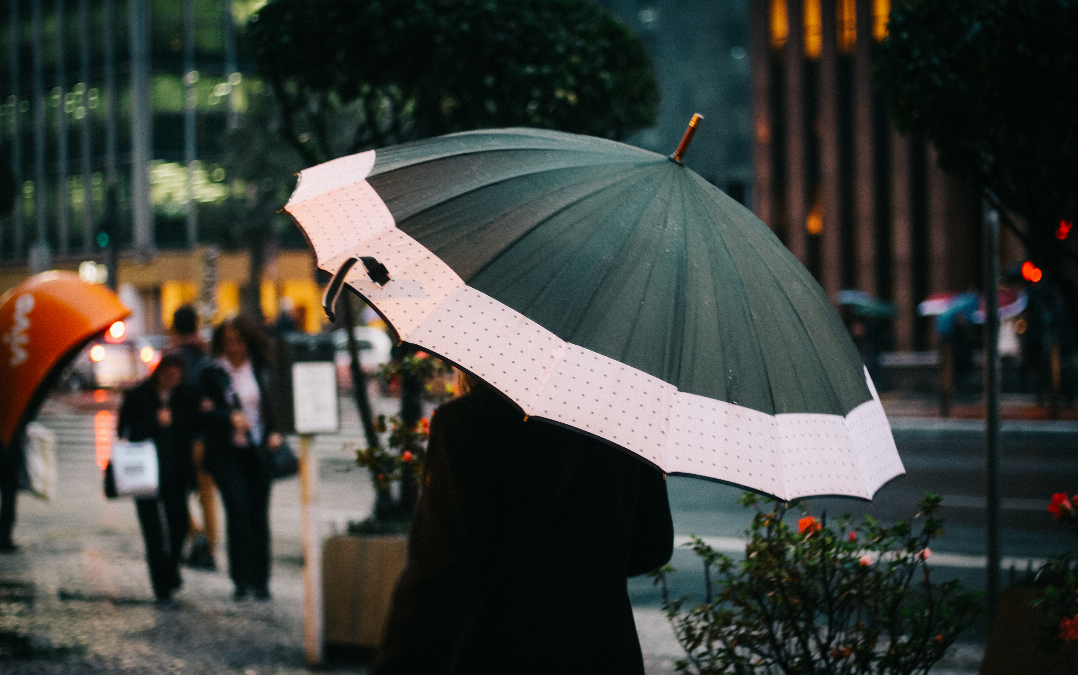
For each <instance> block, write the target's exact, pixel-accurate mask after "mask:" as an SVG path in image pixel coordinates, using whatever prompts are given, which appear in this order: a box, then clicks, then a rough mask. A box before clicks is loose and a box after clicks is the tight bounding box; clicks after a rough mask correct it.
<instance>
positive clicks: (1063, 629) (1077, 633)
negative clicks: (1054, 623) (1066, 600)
mask: <svg viewBox="0 0 1078 675" xmlns="http://www.w3.org/2000/svg"><path fill="white" fill-rule="evenodd" d="M1059 639H1060V640H1063V641H1064V642H1073V641H1074V640H1078V614H1075V615H1074V618H1071V619H1068V618H1066V617H1064V618H1063V619H1062V620H1061V621H1060V622H1059Z"/></svg>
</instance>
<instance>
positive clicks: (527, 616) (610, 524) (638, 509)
mask: <svg viewBox="0 0 1078 675" xmlns="http://www.w3.org/2000/svg"><path fill="white" fill-rule="evenodd" d="M408 546H409V548H408V563H407V566H406V568H405V570H404V573H403V575H402V577H401V580H400V582H399V584H398V586H397V589H396V592H395V594H394V600H393V607H392V610H391V614H390V618H389V623H388V626H387V629H386V636H385V640H384V643H383V645H382V648H381V650H380V653H379V655H378V659H377V662H376V665H375V667H374V671H373V672H374V673H375V674H376V675H389V674H391V673H392V674H396V673H409V674H413V675H414V674H421V673H462V674H464V673H467V674H475V673H514V674H520V673H559V674H561V673H589V674H596V673H618V674H619V675H626V674H631V675H639V674H642V673H643V672H644V667H643V657H642V655H641V651H640V644H639V640H638V638H637V635H636V626H635V624H634V621H633V614H632V607H631V605H630V603H629V597H628V593H627V591H626V579H627V578H628V577H630V576H633V575H636V574H641V573H643V572H647V571H649V570H652V569H654V568H656V567H658V566H660V565H662V564H664V563H665V562H666V561H667V560H669V558H670V555H671V553H672V549H673V525H672V523H671V518H670V508H669V504H668V502H667V496H666V484H665V481H664V477H663V475H662V473H660V472H659V471H658V470H656V469H653V468H651V467H649V466H647V465H646V464H645V463H644V462H643V461H641V460H639V459H637V458H635V457H633V456H631V455H629V454H628V453H626V452H624V451H622V450H619V449H616V448H613V447H611V446H609V445H607V444H605V443H602V442H599V441H596V440H592V439H590V438H587V437H585V436H583V435H582V434H579V433H576V432H573V431H570V430H567V429H564V428H561V427H557V426H555V425H552V424H548V423H545V422H541V421H525V420H524V417H523V415H521V414H520V412H519V411H518V410H517V409H516V408H514V407H513V406H512V405H511V404H510V403H508V402H506V401H505V400H503V399H502V398H501V397H500V395H498V394H497V393H496V392H494V391H493V390H491V389H489V388H488V387H486V386H484V385H481V384H480V385H479V386H477V387H476V388H475V389H473V390H472V392H471V393H469V394H467V395H465V396H463V397H462V398H459V399H457V400H454V401H451V402H450V403H447V404H445V405H443V406H442V407H440V408H439V409H438V411H437V412H436V413H435V415H434V417H433V419H432V421H431V426H430V446H429V450H428V454H427V459H426V462H425V466H424V472H423V485H422V488H421V494H420V498H419V504H418V507H417V510H416V514H415V518H414V520H413V523H412V530H411V535H410V539H409V544H408Z"/></svg>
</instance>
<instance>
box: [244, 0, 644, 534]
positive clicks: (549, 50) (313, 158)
mask: <svg viewBox="0 0 1078 675" xmlns="http://www.w3.org/2000/svg"><path fill="white" fill-rule="evenodd" d="M246 39H247V40H248V42H249V46H250V50H251V52H252V54H253V55H254V57H255V62H256V65H257V69H258V71H259V73H260V75H261V76H262V77H263V78H264V79H265V81H266V82H267V83H268V84H269V85H270V87H271V89H272V91H273V94H274V98H275V100H276V102H277V106H278V107H279V110H280V121H281V123H280V126H279V127H278V130H277V131H278V134H279V135H280V136H281V138H283V139H284V140H285V141H286V142H287V143H288V144H290V145H291V146H292V147H293V148H294V149H295V150H296V152H298V153H299V154H300V155H301V156H302V157H303V160H304V162H306V163H307V164H308V165H314V164H318V163H320V162H325V161H327V160H330V159H333V158H336V157H341V156H345V155H349V154H353V153H356V152H361V151H364V150H369V149H372V148H377V147H382V146H385V145H390V144H394V143H402V142H405V141H410V140H415V139H420V138H426V137H430V136H436V135H441V134H446V133H451V132H455V131H466V130H470V129H480V128H488V127H505V126H531V127H541V128H548V129H558V130H561V131H569V132H576V133H583V134H591V135H595V136H602V137H606V138H612V139H620V138H624V137H626V136H628V135H630V134H631V133H633V132H634V131H636V130H638V129H640V128H643V127H647V126H651V125H653V124H654V123H655V118H656V115H657V110H658V102H659V88H658V83H657V82H656V80H655V74H654V69H653V67H652V64H651V60H650V58H649V56H648V54H647V50H646V49H645V47H644V44H643V42H642V41H641V40H640V39H639V38H638V37H637V36H636V35H635V34H633V32H632V31H631V30H630V29H629V28H628V27H627V26H625V25H624V24H622V23H621V22H619V21H618V20H617V19H615V18H614V17H613V15H611V14H610V13H608V12H607V11H605V10H603V9H601V8H599V7H596V6H595V5H593V4H591V2H589V1H588V0H377V1H372V0H273V1H271V2H270V3H269V4H267V5H266V6H265V7H263V8H262V9H261V10H260V11H259V12H258V14H257V15H255V16H254V17H252V23H250V24H249V25H248V27H247V31H246ZM345 316H346V318H347V316H348V315H347V313H346V314H345ZM348 329H349V331H350V330H351V326H349V327H348ZM409 351H410V350H409V349H408V348H407V346H406V348H405V349H397V350H394V357H395V359H396V361H397V363H398V364H400V363H404V362H405V361H406V360H407V359H408V357H409ZM357 370H358V369H357V368H356V367H353V372H356V371H357ZM356 386H357V390H358V387H359V386H360V385H359V383H357V385H356ZM401 388H402V394H401V415H400V426H401V428H404V429H415V428H416V426H417V425H418V424H419V423H420V417H421V415H422V406H421V403H420V396H421V394H422V391H423V385H422V382H421V381H420V380H419V379H418V378H417V377H416V375H415V374H414V373H412V372H411V371H409V370H407V369H406V370H405V371H402V372H401ZM361 410H362V407H361ZM369 424H370V420H367V419H364V425H365V427H367V426H369ZM409 438H410V437H409ZM370 450H371V451H372V452H374V451H376V450H379V448H377V447H373V446H372V448H370ZM374 454H378V453H374ZM411 472H414V467H413V466H412V464H411V463H408V464H405V465H403V466H402V467H401V499H400V500H399V502H397V503H396V504H394V505H392V506H387V500H389V492H388V489H385V486H382V488H380V489H379V491H378V501H377V502H376V509H375V511H376V514H378V513H385V514H390V513H392V514H393V515H394V517H397V518H399V519H401V520H402V521H403V522H405V523H407V522H408V520H410V518H411V512H412V510H413V507H414V504H415V500H416V497H417V494H418V493H417V483H416V482H415V481H414V480H412V476H411Z"/></svg>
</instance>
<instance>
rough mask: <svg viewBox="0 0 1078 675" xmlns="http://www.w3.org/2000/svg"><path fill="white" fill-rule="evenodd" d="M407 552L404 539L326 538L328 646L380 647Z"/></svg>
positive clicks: (324, 582)
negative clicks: (390, 605)
mask: <svg viewBox="0 0 1078 675" xmlns="http://www.w3.org/2000/svg"><path fill="white" fill-rule="evenodd" d="M407 548H408V538H407V537H405V536H404V535H386V536H357V535H341V536H335V537H329V538H328V539H326V541H325V545H324V547H323V549H322V604H323V611H324V620H325V642H326V644H327V645H339V646H344V647H351V648H361V649H374V648H376V647H378V645H379V644H381V642H382V633H383V631H384V630H385V624H386V619H387V617H388V615H389V604H390V601H391V600H392V597H393V589H394V588H395V587H396V585H397V579H399V578H400V575H401V572H402V571H403V570H404V562H405V559H406V557H407Z"/></svg>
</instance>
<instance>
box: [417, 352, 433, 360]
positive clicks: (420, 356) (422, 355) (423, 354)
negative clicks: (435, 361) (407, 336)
mask: <svg viewBox="0 0 1078 675" xmlns="http://www.w3.org/2000/svg"><path fill="white" fill-rule="evenodd" d="M429 356H430V354H428V353H427V352H424V351H418V352H416V353H415V357H416V358H417V359H425V358H427V357H429Z"/></svg>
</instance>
